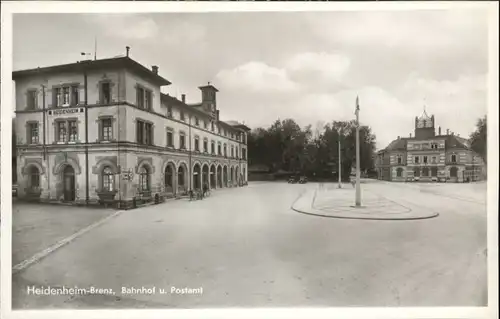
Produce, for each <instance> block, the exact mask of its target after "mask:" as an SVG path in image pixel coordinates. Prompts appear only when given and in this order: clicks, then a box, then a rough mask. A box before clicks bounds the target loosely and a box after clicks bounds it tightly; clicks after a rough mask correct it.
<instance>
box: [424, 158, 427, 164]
mask: <svg viewBox="0 0 500 319" xmlns="http://www.w3.org/2000/svg"><path fill="white" fill-rule="evenodd" d="M424 164H427V156H424Z"/></svg>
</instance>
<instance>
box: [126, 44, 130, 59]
mask: <svg viewBox="0 0 500 319" xmlns="http://www.w3.org/2000/svg"><path fill="white" fill-rule="evenodd" d="M125 48H126V49H127V58H128V54H129V52H130V47H129V46H126V47H125Z"/></svg>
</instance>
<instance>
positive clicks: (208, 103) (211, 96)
mask: <svg viewBox="0 0 500 319" xmlns="http://www.w3.org/2000/svg"><path fill="white" fill-rule="evenodd" d="M198 88H199V89H200V90H201V104H202V109H203V111H205V112H207V113H210V114H212V116H213V117H214V118H215V117H216V114H217V92H219V90H217V88H216V87H215V86H213V85H212V84H210V82H208V84H207V85H204V86H200V87H198Z"/></svg>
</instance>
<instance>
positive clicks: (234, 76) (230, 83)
mask: <svg viewBox="0 0 500 319" xmlns="http://www.w3.org/2000/svg"><path fill="white" fill-rule="evenodd" d="M216 79H217V81H218V82H219V83H220V85H221V87H224V88H225V89H226V90H227V89H229V90H231V89H236V90H239V89H246V90H249V91H252V92H286V91H291V90H294V89H297V85H296V84H295V83H294V82H292V81H291V80H290V79H289V78H288V74H287V72H286V70H284V69H279V68H276V67H272V66H269V65H267V64H265V63H263V62H255V61H252V62H248V63H245V64H243V65H240V66H238V67H236V68H234V69H230V70H222V71H220V72H219V73H218V74H217V76H216Z"/></svg>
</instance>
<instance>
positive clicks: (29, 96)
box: [12, 47, 249, 208]
mask: <svg viewBox="0 0 500 319" xmlns="http://www.w3.org/2000/svg"><path fill="white" fill-rule="evenodd" d="M12 77H13V80H14V81H15V88H16V93H15V96H16V120H15V121H16V138H17V141H16V144H17V182H18V197H19V198H28V199H34V200H44V201H55V202H70V203H75V204H92V203H103V202H107V203H110V202H111V203H113V204H116V205H117V206H119V207H121V208H126V207H130V206H133V205H134V204H135V203H136V202H137V201H151V200H155V199H156V200H158V199H159V200H162V199H164V198H169V197H177V196H180V195H185V194H187V192H188V191H189V190H197V189H198V190H199V189H201V188H202V186H203V185H205V184H208V186H209V187H210V188H211V189H215V188H224V187H235V186H241V185H245V184H246V182H247V174H248V173H247V156H248V154H247V146H246V141H247V138H246V134H247V132H248V131H249V128H248V127H247V126H245V125H243V124H240V123H238V122H235V121H222V120H221V119H220V114H219V108H218V106H217V98H216V97H217V92H218V90H217V89H216V88H215V87H214V86H213V85H211V84H210V83H209V84H208V85H204V86H201V87H199V89H200V91H201V102H200V103H197V104H187V103H186V100H185V95H182V98H181V99H180V100H179V99H177V98H175V97H172V96H169V95H167V94H163V93H161V91H160V88H161V87H163V86H167V85H169V84H171V83H170V82H169V81H168V80H166V79H165V78H163V77H162V76H160V75H159V72H158V67H157V66H152V68H151V69H149V68H146V67H144V66H142V65H141V64H139V63H137V62H136V61H134V60H133V59H131V58H130V57H129V48H128V47H127V54H126V56H123V57H118V58H112V59H102V60H86V61H79V62H77V63H72V64H65V65H57V66H52V67H44V68H36V69H30V70H22V71H15V72H13V75H12Z"/></svg>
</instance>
